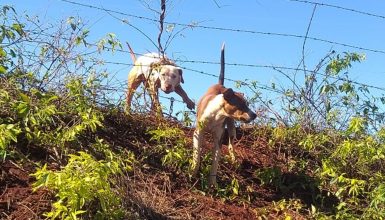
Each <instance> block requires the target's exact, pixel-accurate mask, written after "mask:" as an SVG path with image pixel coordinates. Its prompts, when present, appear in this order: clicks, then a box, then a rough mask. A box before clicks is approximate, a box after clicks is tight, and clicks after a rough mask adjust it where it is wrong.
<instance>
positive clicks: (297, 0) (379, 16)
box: [289, 0, 385, 19]
mask: <svg viewBox="0 0 385 220" xmlns="http://www.w3.org/2000/svg"><path fill="white" fill-rule="evenodd" d="M289 1H292V2H300V3H305V4H313V5H319V6H325V7H330V8H336V9H340V10H344V11H350V12H354V13H358V14H362V15H366V16H371V17H376V18H381V19H385V16H384V15H378V14H374V13H370V12H365V11H360V10H356V9H352V8H345V7H342V6H338V5H332V4H327V3H323V2H313V1H307V0H289Z"/></svg>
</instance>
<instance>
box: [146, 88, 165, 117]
mask: <svg viewBox="0 0 385 220" xmlns="http://www.w3.org/2000/svg"><path fill="white" fill-rule="evenodd" d="M148 92H149V93H150V97H151V110H152V111H155V112H156V113H159V114H160V115H162V108H161V106H160V103H159V95H158V88H157V87H156V85H149V89H148Z"/></svg>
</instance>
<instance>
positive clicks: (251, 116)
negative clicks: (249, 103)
mask: <svg viewBox="0 0 385 220" xmlns="http://www.w3.org/2000/svg"><path fill="white" fill-rule="evenodd" d="M246 114H247V117H243V116H242V117H241V120H242V121H243V122H245V123H250V122H252V121H253V120H254V119H255V118H256V117H257V114H255V113H254V112H252V111H249V112H247V113H246Z"/></svg>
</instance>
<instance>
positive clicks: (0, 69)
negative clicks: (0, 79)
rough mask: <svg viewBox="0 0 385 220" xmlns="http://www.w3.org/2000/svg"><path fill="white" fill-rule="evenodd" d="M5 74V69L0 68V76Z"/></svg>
mask: <svg viewBox="0 0 385 220" xmlns="http://www.w3.org/2000/svg"><path fill="white" fill-rule="evenodd" d="M6 72H7V69H5V67H4V66H0V74H5V73H6Z"/></svg>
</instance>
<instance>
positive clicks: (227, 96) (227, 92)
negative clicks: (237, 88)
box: [223, 88, 234, 100]
mask: <svg viewBox="0 0 385 220" xmlns="http://www.w3.org/2000/svg"><path fill="white" fill-rule="evenodd" d="M233 96H234V91H233V90H232V89H231V88H228V89H226V90H225V92H224V93H223V98H225V100H230V99H231V97H233Z"/></svg>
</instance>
